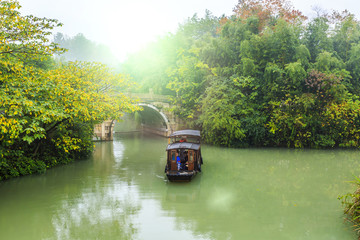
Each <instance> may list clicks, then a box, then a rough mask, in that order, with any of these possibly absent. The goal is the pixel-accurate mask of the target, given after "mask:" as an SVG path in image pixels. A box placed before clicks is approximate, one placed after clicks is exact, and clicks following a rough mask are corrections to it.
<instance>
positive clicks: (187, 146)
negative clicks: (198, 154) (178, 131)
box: [166, 142, 200, 151]
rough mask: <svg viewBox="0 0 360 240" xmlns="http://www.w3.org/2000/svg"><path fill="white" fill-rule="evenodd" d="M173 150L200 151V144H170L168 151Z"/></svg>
mask: <svg viewBox="0 0 360 240" xmlns="http://www.w3.org/2000/svg"><path fill="white" fill-rule="evenodd" d="M173 149H192V150H199V149H200V144H199V143H191V142H181V143H180V142H177V143H172V144H169V145H168V146H167V148H166V151H169V150H173Z"/></svg>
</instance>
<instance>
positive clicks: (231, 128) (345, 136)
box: [123, 0, 360, 148]
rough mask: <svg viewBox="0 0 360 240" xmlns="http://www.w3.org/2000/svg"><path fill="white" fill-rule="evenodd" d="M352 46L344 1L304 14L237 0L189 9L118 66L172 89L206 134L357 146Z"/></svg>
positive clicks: (359, 52)
mask: <svg viewBox="0 0 360 240" xmlns="http://www.w3.org/2000/svg"><path fill="white" fill-rule="evenodd" d="M149 53H151V54H149ZM359 56H360V25H359V22H358V21H357V20H356V19H355V18H354V16H353V15H352V14H350V13H348V12H346V11H345V12H343V13H337V12H334V13H333V14H331V15H319V16H318V17H316V18H314V19H311V20H307V19H306V17H304V16H303V15H302V14H301V13H300V12H299V11H296V10H294V9H293V8H292V6H291V5H290V4H289V3H288V2H286V1H285V0H265V1H260V0H241V1H239V3H238V5H237V6H236V7H235V9H234V14H233V15H232V16H230V17H225V16H222V17H214V16H212V15H211V13H209V12H207V13H206V15H205V17H204V18H198V17H197V16H196V15H195V16H194V17H192V18H190V19H188V21H187V22H185V23H184V24H182V25H181V26H180V27H179V29H178V31H177V32H176V33H174V34H169V35H167V36H166V37H163V38H161V39H159V40H158V41H157V42H155V43H152V44H151V45H149V47H148V48H147V49H144V50H143V51H141V52H139V53H137V54H136V55H134V56H133V57H130V58H129V60H128V61H127V62H125V64H124V65H123V70H124V71H126V72H128V73H130V74H132V75H133V77H134V80H135V81H136V82H139V83H140V85H141V86H142V89H141V91H148V90H149V88H152V90H153V91H155V92H157V93H160V94H170V95H172V99H173V102H174V104H175V105H176V106H177V107H176V108H175V109H174V111H175V113H176V114H177V115H178V116H179V117H181V118H182V119H184V120H185V121H186V122H187V124H188V126H189V127H195V128H199V129H202V133H203V135H204V137H205V140H206V141H207V142H208V143H212V144H217V145H224V146H235V147H236V146H282V147H300V148H301V147H312V148H332V147H360V142H359V138H360V129H359V126H360V125H359V124H360V117H359V111H360V102H359V94H360V85H359V78H360V68H359V62H360V57H359ZM145 63H146V64H145Z"/></svg>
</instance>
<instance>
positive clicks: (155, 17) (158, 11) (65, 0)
mask: <svg viewBox="0 0 360 240" xmlns="http://www.w3.org/2000/svg"><path fill="white" fill-rule="evenodd" d="M19 2H20V5H21V6H22V8H21V10H20V11H21V12H22V13H23V14H24V15H29V14H32V15H35V16H37V17H46V18H53V19H58V20H59V21H60V22H62V23H63V24H64V26H63V27H62V28H59V29H57V30H55V32H62V33H65V34H66V35H68V36H74V35H76V34H78V33H83V34H84V35H85V37H86V38H88V39H90V40H92V41H95V42H98V43H103V44H106V45H108V46H109V47H110V48H111V49H112V51H113V53H114V54H115V55H116V56H117V57H118V58H119V59H121V60H122V59H124V57H125V55H126V54H127V53H129V52H134V51H136V50H138V49H140V48H141V46H144V44H146V43H147V42H149V41H151V40H154V39H156V37H157V36H159V35H163V34H165V33H167V32H175V31H176V29H177V27H178V24H179V23H183V22H184V21H185V20H186V19H187V18H188V17H191V16H193V14H194V13H198V16H199V17H202V16H203V15H204V13H205V10H206V9H208V10H210V11H211V12H212V13H213V14H214V15H215V16H221V15H223V14H225V15H231V13H232V10H233V8H234V7H235V5H236V4H237V2H238V0H176V1H175V0H61V1H59V0H19ZM290 2H292V3H293V6H294V7H295V9H298V10H300V11H302V12H303V14H305V15H307V16H313V15H314V12H313V11H312V8H313V7H314V6H318V7H320V8H322V9H326V10H328V11H330V10H331V9H336V10H339V11H342V10H345V9H348V10H349V11H350V12H352V13H354V14H356V16H357V18H358V19H360V1H359V0H341V1H339V0H291V1H290Z"/></svg>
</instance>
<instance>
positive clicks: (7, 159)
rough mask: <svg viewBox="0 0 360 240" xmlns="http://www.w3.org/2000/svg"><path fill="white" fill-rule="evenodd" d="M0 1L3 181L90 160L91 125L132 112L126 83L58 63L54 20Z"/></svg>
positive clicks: (96, 68) (93, 69)
mask: <svg viewBox="0 0 360 240" xmlns="http://www.w3.org/2000/svg"><path fill="white" fill-rule="evenodd" d="M19 8H20V6H19V4H18V2H17V1H11V0H9V1H1V2H0V28H1V31H0V73H1V74H0V180H2V179H7V178H10V177H14V176H19V175H26V174H31V173H37V172H44V171H45V170H46V169H47V168H49V167H52V166H55V165H57V164H60V163H67V162H69V161H72V160H74V159H77V158H80V157H82V156H84V155H85V154H88V153H89V152H91V150H92V149H93V144H92V142H91V140H92V135H93V129H94V124H96V123H99V122H102V121H104V120H107V119H119V118H120V117H121V115H122V112H125V111H128V112H129V111H132V110H134V109H135V107H134V106H133V105H132V104H131V101H130V100H129V99H128V98H127V97H126V96H124V94H122V93H121V92H122V91H124V90H125V89H127V88H128V87H129V82H128V79H127V78H125V77H124V76H122V75H119V74H114V73H112V72H111V71H110V70H109V69H107V68H106V67H105V66H103V65H101V64H94V63H85V62H69V63H66V64H56V63H55V62H54V60H52V56H53V55H54V54H55V53H60V52H63V49H61V48H59V47H58V46H57V45H56V44H54V43H50V42H49V40H48V36H49V35H50V34H51V30H52V29H53V28H54V27H58V26H60V25H61V24H59V23H58V22H57V21H56V20H52V19H45V18H44V19H40V18H37V17H34V16H22V15H21V14H20V13H19V12H18V9H19Z"/></svg>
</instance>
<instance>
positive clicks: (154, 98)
mask: <svg viewBox="0 0 360 240" xmlns="http://www.w3.org/2000/svg"><path fill="white" fill-rule="evenodd" d="M128 96H129V97H130V98H138V99H140V100H141V101H143V102H164V103H170V102H171V100H170V97H171V96H169V95H159V94H154V93H129V94H128Z"/></svg>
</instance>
